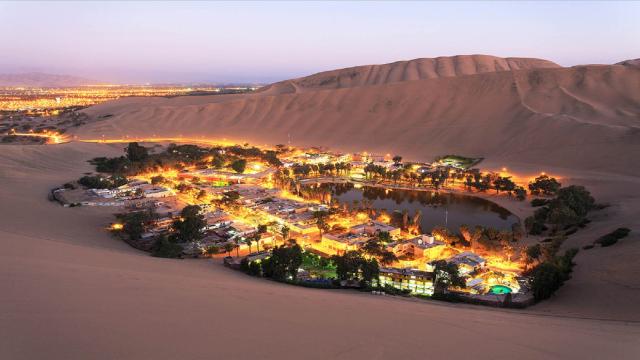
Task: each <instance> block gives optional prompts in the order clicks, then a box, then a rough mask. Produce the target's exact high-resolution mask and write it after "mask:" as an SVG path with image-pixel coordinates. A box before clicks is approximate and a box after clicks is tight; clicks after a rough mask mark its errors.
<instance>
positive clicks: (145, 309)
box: [0, 62, 640, 359]
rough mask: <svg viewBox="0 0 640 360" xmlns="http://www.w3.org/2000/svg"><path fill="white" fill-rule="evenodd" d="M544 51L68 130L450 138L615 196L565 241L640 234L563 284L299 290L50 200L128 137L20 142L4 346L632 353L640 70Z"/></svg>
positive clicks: (156, 105) (111, 107) (104, 109)
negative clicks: (521, 294)
mask: <svg viewBox="0 0 640 360" xmlns="http://www.w3.org/2000/svg"><path fill="white" fill-rule="evenodd" d="M499 63H500V64H503V63H502V62H499ZM506 63H507V64H509V62H506ZM522 63H523V62H520V63H518V64H522ZM543 65H545V66H541V67H540V68H522V67H523V66H520V65H518V66H515V65H513V63H511V65H510V67H509V69H507V70H505V71H502V69H503V68H502V67H499V68H497V67H496V68H495V69H494V70H496V69H497V70H496V71H491V72H486V71H477V73H473V74H466V73H464V74H463V73H462V72H461V71H457V72H453V73H447V75H446V76H444V75H443V76H437V77H432V78H420V79H417V78H413V77H407V78H406V79H404V78H403V77H401V76H399V77H396V78H394V80H393V81H389V82H375V83H361V84H347V85H349V86H341V88H335V89H333V88H332V89H324V88H321V89H315V90H314V89H310V88H309V86H310V85H308V84H307V85H306V88H304V89H294V90H293V91H291V89H289V90H286V91H282V92H281V93H278V91H276V90H273V89H274V88H272V89H271V90H269V89H267V90H265V91H263V92H259V93H255V94H249V95H233V96H198V97H179V98H171V99H165V98H144V99H137V98H129V99H122V100H118V101H113V102H108V103H104V104H100V105H97V106H94V107H92V108H89V109H87V111H86V112H87V113H88V114H89V115H90V116H91V117H92V118H93V119H94V121H93V122H92V123H90V124H88V125H86V126H83V127H80V128H78V129H76V130H75V131H74V135H75V136H76V140H78V139H80V140H81V139H98V138H101V137H102V136H104V138H107V139H113V138H122V137H124V136H125V135H128V136H130V137H149V136H158V137H175V136H180V135H182V136H191V137H200V136H205V137H208V138H224V137H226V138H229V139H236V140H250V141H252V142H254V143H257V144H264V143H266V144H274V143H285V142H286V141H287V139H288V134H290V136H291V140H292V143H293V144H294V145H324V146H331V147H333V148H334V149H339V150H343V151H354V150H357V151H362V150H367V151H376V152H381V153H386V152H393V153H398V154H401V155H403V156H404V157H405V158H407V159H425V160H429V159H431V157H432V156H435V155H442V154H445V153H457V154H461V155H469V156H483V157H485V158H486V160H485V162H484V163H482V166H483V167H485V168H495V169H498V168H500V167H503V166H508V167H509V169H510V171H512V172H514V173H516V174H520V175H522V176H530V175H533V174H537V173H539V172H540V171H546V172H548V173H550V174H553V175H558V176H560V178H561V182H562V183H563V184H571V183H577V184H582V185H585V186H587V187H588V188H589V189H590V190H591V191H592V192H593V193H594V196H595V197H596V198H597V200H598V201H599V202H602V203H610V204H611V206H610V207H608V208H607V209H605V210H602V211H599V212H597V213H594V215H593V222H592V223H591V224H590V225H589V226H588V227H587V228H586V229H585V230H581V231H579V232H578V233H577V234H575V235H573V236H571V237H570V238H569V240H567V242H566V243H565V247H573V246H582V245H585V244H588V243H591V242H592V241H593V240H594V239H596V238H597V237H598V236H600V235H602V234H604V233H607V232H609V231H611V230H613V229H614V228H616V227H618V226H627V227H630V228H631V229H632V234H631V236H630V237H628V238H626V239H624V240H622V241H620V242H619V243H618V244H616V245H615V246H612V247H610V248H595V249H592V250H588V251H581V252H580V253H579V254H578V256H577V257H576V260H575V261H576V263H577V265H576V267H575V270H574V274H573V278H572V279H571V280H569V281H568V282H567V283H566V284H565V285H564V286H563V288H562V289H560V291H558V293H556V294H555V295H554V296H553V297H552V298H551V299H549V300H547V301H545V302H542V303H540V304H538V305H535V306H533V307H531V308H528V309H526V310H523V311H512V310H499V309H491V308H486V307H474V306H467V305H452V304H443V303H438V302H429V301H412V300H404V299H398V298H390V297H381V296H373V295H368V294H361V293H357V292H349V291H328V290H313V289H303V288H297V287H291V286H287V285H283V284H277V283H273V282H270V281H266V280H260V279H255V278H251V277H248V276H245V275H243V274H240V273H236V272H233V271H231V270H228V269H226V268H224V267H223V266H222V265H221V260H220V259H211V260H167V259H156V258H152V257H150V256H148V255H147V254H146V253H141V252H138V251H136V250H134V249H132V248H130V247H129V246H128V245H126V244H124V243H122V242H120V241H118V240H115V239H113V238H112V237H110V236H109V235H108V234H107V232H106V231H105V230H104V228H105V226H107V224H108V223H109V222H110V221H111V220H112V216H111V213H112V212H113V211H112V210H110V209H95V208H86V207H85V208H62V207H60V206H59V205H56V204H54V203H51V202H48V201H47V200H46V194H47V192H48V190H49V189H50V188H51V187H53V186H56V185H59V184H61V183H64V182H66V181H68V180H70V179H75V178H78V177H79V176H81V175H82V173H84V172H88V171H92V170H93V169H92V167H91V166H90V165H89V164H88V163H87V162H86V160H87V159H90V158H93V157H95V156H113V155H116V154H121V153H122V147H123V145H122V144H110V145H108V144H97V143H82V142H78V141H74V142H72V143H68V144H60V145H50V146H13V145H7V146H3V147H2V148H1V149H0V151H1V152H0V183H1V184H2V185H3V186H1V187H0V199H2V206H0V239H2V244H3V251H2V252H0V257H1V259H0V275H1V276H2V277H1V280H0V281H1V285H2V291H1V292H0V305H1V306H0V317H1V319H2V321H1V324H2V325H0V358H3V359H4V358H7V359H33V358H43V357H46V358H59V359H85V358H105V359H112V358H135V359H141V358H167V359H174V358H218V357H220V358H222V357H233V358H256V357H257V358H344V359H353V358H391V357H395V358H425V357H426V358H432V357H433V358H436V357H441V358H454V359H458V358H469V357H470V356H473V357H477V358H495V359H502V358H505V359H506V358H513V356H517V357H518V358H522V359H540V358H544V359H567V358H598V359H600V358H617V359H637V358H638V356H639V354H640V305H639V304H640V263H639V262H638V261H637V259H638V257H639V256H640V241H639V240H640V236H639V235H638V233H639V232H640V226H639V224H638V219H637V214H639V213H640V191H639V189H640V167H638V165H637V160H636V157H637V154H638V153H640V133H639V132H638V130H637V129H638V116H639V114H640V91H638V89H640V70H638V69H637V68H636V67H632V66H625V65H599V66H582V67H574V68H559V67H556V66H553V64H547V63H543ZM546 65H549V66H546ZM403 66H404V65H403ZM496 66H497V65H496ZM500 66H503V65H500ZM535 66H536V65H534V67H535ZM465 68H467V65H465ZM367 69H368V70H367V71H369V72H371V71H373V70H371V69H370V68H367ZM483 69H484V67H483ZM498 70H499V71H498ZM338 72H339V71H338ZM458 73H460V74H458ZM301 83H303V84H304V82H301ZM352 85H353V86H352ZM311 87H312V86H311ZM105 114H112V115H113V116H112V117H109V118H100V116H103V115H105ZM501 204H502V205H504V206H506V207H507V208H510V207H511V208H512V209H514V208H517V209H514V211H516V212H522V211H524V210H523V209H522V208H521V207H522V204H521V203H517V204H513V205H510V204H509V202H504V201H501Z"/></svg>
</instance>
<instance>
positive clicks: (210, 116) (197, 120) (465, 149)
mask: <svg viewBox="0 0 640 360" xmlns="http://www.w3.org/2000/svg"><path fill="white" fill-rule="evenodd" d="M639 89H640V70H638V69H637V68H634V67H630V66H620V65H612V66H609V65H591V66H579V67H573V68H548V69H533V70H513V71H502V72H493V73H483V74H475V75H466V76H455V77H441V78H434V79H424V80H415V81H403V82H396V83H389V84H384V85H369V86H358V87H346V88H341V89H333V90H315V91H303V92H298V93H290V94H279V95H269V94H268V93H269V92H265V93H257V94H251V95H240V96H210V97H181V98H175V99H140V100H137V99H125V100H122V101H115V102H109V103H105V104H101V105H97V106H94V107H92V108H90V109H88V110H87V113H88V114H90V115H91V116H92V117H94V118H98V117H100V116H101V115H104V114H113V115H114V116H113V117H110V118H108V119H107V120H100V121H96V122H94V123H93V124H91V125H88V126H85V127H82V128H79V129H77V131H76V132H75V133H76V135H78V136H79V137H80V138H99V137H101V136H102V135H105V136H106V137H121V136H125V135H128V136H150V135H154V134H155V135H160V134H162V135H163V136H168V135H173V136H175V135H184V136H206V137H226V138H233V139H239V140H250V141H253V142H256V143H259V144H263V143H270V144H274V143H284V142H286V141H287V140H288V138H289V137H290V138H291V140H292V143H293V144H294V145H324V146H331V147H333V148H336V149H340V150H345V151H362V150H367V151H374V152H380V153H387V152H393V153H397V154H401V155H403V156H405V158H408V159H430V158H432V157H433V156H437V155H442V154H445V153H457V154H461V155H469V156H482V157H485V158H492V159H494V160H496V161H502V162H504V163H505V164H508V163H513V162H521V163H529V164H532V165H533V167H538V168H540V169H541V168H542V167H545V166H557V167H566V168H574V169H583V170H600V171H614V172H618V173H622V174H633V175H640V167H638V166H636V160H635V158H634V154H637V153H638V152H640V131H639V126H640V121H639V118H640V91H638V90H639Z"/></svg>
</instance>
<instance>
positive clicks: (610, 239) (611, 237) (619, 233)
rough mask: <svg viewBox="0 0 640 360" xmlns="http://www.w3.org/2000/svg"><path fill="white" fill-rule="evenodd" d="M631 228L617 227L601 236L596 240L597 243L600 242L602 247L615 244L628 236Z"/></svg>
mask: <svg viewBox="0 0 640 360" xmlns="http://www.w3.org/2000/svg"><path fill="white" fill-rule="evenodd" d="M630 232H631V229H628V228H617V229H615V230H614V231H612V232H610V233H608V234H606V235H603V236H601V237H600V238H599V239H598V240H596V241H595V243H596V244H600V246H602V247H607V246H611V245H614V244H615V243H617V242H618V240H620V239H622V238H625V237H627V235H629V233H630Z"/></svg>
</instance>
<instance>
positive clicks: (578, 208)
mask: <svg viewBox="0 0 640 360" xmlns="http://www.w3.org/2000/svg"><path fill="white" fill-rule="evenodd" d="M554 202H560V203H562V204H564V205H566V206H568V207H569V208H571V210H573V211H574V212H575V214H576V215H577V216H579V217H580V218H584V217H585V216H587V213H588V212H589V211H590V210H591V209H593V205H594V204H595V200H594V199H593V197H592V196H591V193H590V192H589V191H588V190H587V189H586V188H585V187H584V186H578V185H571V186H568V187H565V188H562V189H560V190H558V196H557V198H556V200H555V201H554Z"/></svg>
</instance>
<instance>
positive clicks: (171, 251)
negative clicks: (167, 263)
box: [151, 236, 182, 259]
mask: <svg viewBox="0 0 640 360" xmlns="http://www.w3.org/2000/svg"><path fill="white" fill-rule="evenodd" d="M151 255H152V256H155V257H161V258H172V259H176V258H180V257H182V246H180V245H178V244H176V243H174V242H172V241H169V239H167V237H166V236H163V237H161V238H160V239H158V240H156V242H155V243H153V247H152V249H151Z"/></svg>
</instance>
